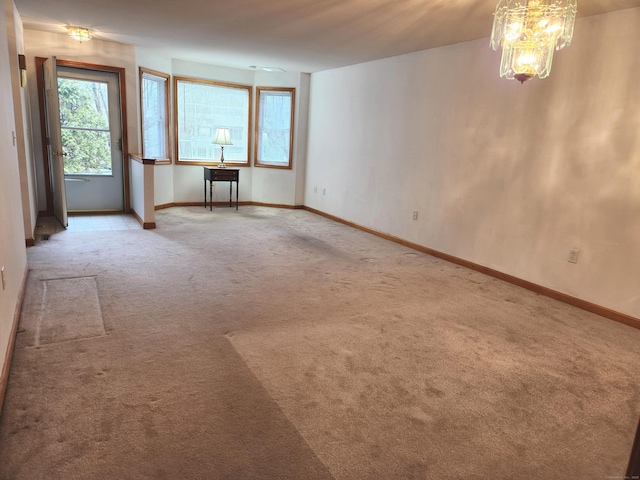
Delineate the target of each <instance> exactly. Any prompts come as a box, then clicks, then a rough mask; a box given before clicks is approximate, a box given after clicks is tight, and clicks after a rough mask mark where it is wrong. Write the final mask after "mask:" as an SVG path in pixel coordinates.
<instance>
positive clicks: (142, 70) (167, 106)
mask: <svg viewBox="0 0 640 480" xmlns="http://www.w3.org/2000/svg"><path fill="white" fill-rule="evenodd" d="M138 72H139V79H140V146H141V148H140V150H141V151H142V156H143V157H144V156H145V151H144V101H143V99H142V92H143V89H142V78H143V75H144V74H145V73H146V74H148V75H153V76H154V77H159V78H164V79H165V80H166V81H167V83H166V88H165V92H164V108H165V113H166V114H165V119H164V129H165V137H166V140H165V142H166V145H165V151H166V152H167V158H156V159H155V160H156V165H171V164H172V163H173V161H172V158H171V157H172V156H171V152H172V150H171V101H170V100H169V97H170V94H171V92H170V89H171V75H169V74H168V73H162V72H158V71H156V70H151V69H149V68H145V67H139V68H138Z"/></svg>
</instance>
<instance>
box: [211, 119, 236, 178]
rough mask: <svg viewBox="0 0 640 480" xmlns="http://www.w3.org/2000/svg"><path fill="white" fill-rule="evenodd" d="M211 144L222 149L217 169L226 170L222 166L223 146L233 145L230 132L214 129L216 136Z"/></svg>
mask: <svg viewBox="0 0 640 480" xmlns="http://www.w3.org/2000/svg"><path fill="white" fill-rule="evenodd" d="M211 143H213V144H214V145H220V148H221V149H222V153H220V165H218V168H227V167H226V165H225V164H224V146H225V145H233V143H232V142H231V132H230V131H229V129H228V128H218V129H216V136H215V138H214V139H213V142H211Z"/></svg>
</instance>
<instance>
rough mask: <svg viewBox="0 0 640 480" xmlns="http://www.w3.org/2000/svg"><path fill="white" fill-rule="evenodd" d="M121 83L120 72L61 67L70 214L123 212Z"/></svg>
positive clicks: (65, 167) (59, 73)
mask: <svg viewBox="0 0 640 480" xmlns="http://www.w3.org/2000/svg"><path fill="white" fill-rule="evenodd" d="M119 84H120V82H119V76H118V74H117V73H113V72H104V71H96V70H87V69H82V68H77V67H66V66H58V85H57V86H58V97H59V104H60V131H61V137H62V151H63V152H64V178H65V182H64V183H65V185H66V194H67V208H68V210H69V211H70V212H74V211H75V212H89V211H104V212H108V211H118V212H121V211H124V181H123V163H124V162H123V155H122V123H121V119H120V112H121V110H120V89H119Z"/></svg>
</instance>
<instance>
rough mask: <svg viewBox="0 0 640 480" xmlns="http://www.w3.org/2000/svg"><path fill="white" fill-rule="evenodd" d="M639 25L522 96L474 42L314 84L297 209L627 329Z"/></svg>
mask: <svg viewBox="0 0 640 480" xmlns="http://www.w3.org/2000/svg"><path fill="white" fill-rule="evenodd" d="M639 25H640V9H638V8H636V9H630V10H622V11H617V12H613V13H610V14H606V15H600V16H594V17H588V18H582V19H579V20H578V22H577V25H576V29H575V32H576V33H575V37H574V41H573V44H572V45H571V46H570V47H568V48H566V49H564V50H562V51H560V52H556V54H555V59H554V66H553V70H552V72H551V76H550V77H549V78H547V79H545V80H539V79H534V80H531V81H529V82H528V83H526V84H524V85H521V84H519V83H518V82H515V81H508V80H504V79H501V78H499V77H498V66H499V61H500V58H499V52H493V51H492V50H490V48H489V42H488V39H483V40H478V41H473V42H467V43H462V44H457V45H453V46H448V47H443V48H438V49H433V50H428V51H424V52H419V53H415V54H410V55H404V56H400V57H394V58H389V59H385V60H380V61H375V62H370V63H366V64H361V65H355V66H351V67H346V68H341V69H336V70H330V71H325V72H320V73H316V74H313V75H312V78H311V103H310V119H309V122H310V125H309V148H308V156H307V176H306V193H305V204H306V205H308V206H310V207H313V208H316V209H319V210H322V211H324V212H327V213H330V214H333V215H336V216H338V217H341V218H344V219H346V220H349V221H352V222H355V223H358V224H361V225H364V226H366V227H370V228H373V229H375V230H378V231H381V232H384V233H388V234H391V235H395V236H397V237H400V238H403V239H406V240H409V241H411V242H415V243H418V244H420V245H424V246H427V247H430V248H433V249H436V250H439V251H442V252H445V253H448V254H451V255H454V256H457V257H460V258H463V259H466V260H469V261H471V262H475V263H478V264H480V265H484V266H488V267H491V268H494V269H496V270H499V271H501V272H505V273H508V274H511V275H514V276H516V277H519V278H522V279H525V280H528V281H531V282H534V283H536V284H539V285H543V286H545V287H548V288H551V289H554V290H558V291H560V292H563V293H566V294H569V295H572V296H575V297H578V298H581V299H584V300H587V301H590V302H593V303H596V304H599V305H602V306H605V307H608V308H611V309H613V310H616V311H619V312H622V313H626V314H629V315H632V316H635V317H640V293H639V292H640V274H639V272H640V241H639V240H640V95H638V93H637V84H638V80H637V78H636V75H635V74H634V72H637V71H638V70H640V55H638V52H637V48H638V45H640V28H638V26H639ZM316 187H317V193H316V192H315V188H316ZM324 189H326V195H323V194H322V191H323V190H324ZM413 211H418V212H419V216H418V220H417V221H414V220H412V212H413ZM571 248H577V249H579V250H580V254H579V261H578V263H577V264H572V263H568V262H567V257H568V253H569V249H571Z"/></svg>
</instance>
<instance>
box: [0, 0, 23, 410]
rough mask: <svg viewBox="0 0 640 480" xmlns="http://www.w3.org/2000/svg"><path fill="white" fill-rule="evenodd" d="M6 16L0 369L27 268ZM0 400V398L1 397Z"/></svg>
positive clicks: (0, 77)
mask: <svg viewBox="0 0 640 480" xmlns="http://www.w3.org/2000/svg"><path fill="white" fill-rule="evenodd" d="M4 5H5V7H7V8H5V13H6V15H0V105H2V106H3V108H1V109H0V268H1V267H4V273H5V275H4V276H5V288H4V289H3V288H2V286H1V285H0V364H2V366H1V367H0V372H1V371H2V369H3V368H4V367H5V365H4V360H5V356H6V353H7V347H8V345H9V338H10V334H11V328H12V325H13V319H14V315H15V313H16V310H17V308H18V307H19V305H18V299H19V297H20V288H21V286H22V281H23V279H24V276H25V271H26V267H27V258H26V248H25V237H24V225H23V217H22V198H21V192H20V173H19V168H18V151H17V146H16V145H14V141H13V134H14V133H16V132H17V130H16V123H15V117H14V112H13V92H12V83H14V81H15V80H17V79H16V78H15V77H13V76H12V74H11V68H10V65H11V63H12V62H16V63H17V61H18V59H17V58H10V57H9V45H8V40H7V38H8V31H7V26H8V24H9V23H13V18H10V19H9V20H10V22H8V21H7V15H11V17H13V11H12V8H8V4H7V3H5V4H4ZM0 401H1V399H0Z"/></svg>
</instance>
